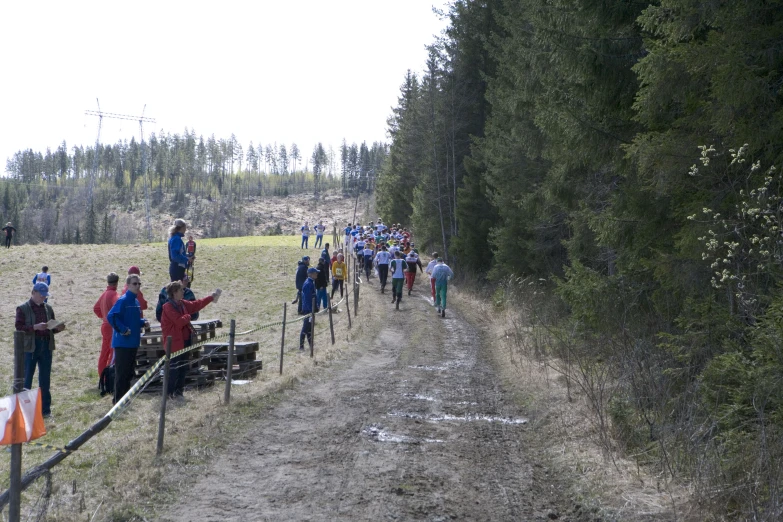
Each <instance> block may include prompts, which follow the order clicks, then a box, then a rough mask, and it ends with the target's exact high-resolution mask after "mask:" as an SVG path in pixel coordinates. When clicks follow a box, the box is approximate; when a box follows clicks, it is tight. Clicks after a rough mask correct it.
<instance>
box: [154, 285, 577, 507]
mask: <svg viewBox="0 0 783 522" xmlns="http://www.w3.org/2000/svg"><path fill="white" fill-rule="evenodd" d="M427 289H428V288H427V287H426V286H425V285H423V284H422V285H420V286H418V285H417V290H416V291H414V295H413V296H411V297H408V296H407V295H406V296H405V297H404V299H403V303H402V307H401V308H402V309H401V310H400V311H395V310H394V306H393V305H392V304H391V303H390V301H391V296H390V295H389V294H388V293H387V294H384V295H381V294H380V293H379V292H378V283H377V281H376V280H371V281H370V283H369V284H368V285H365V286H364V287H363V289H362V290H363V292H362V301H363V302H364V303H365V305H364V309H363V310H362V311H361V312H360V317H359V319H360V321H359V323H360V327H362V328H370V329H375V330H377V334H376V335H374V336H370V338H371V339H372V340H371V341H370V342H368V344H367V346H366V348H363V349H361V350H359V351H353V352H350V353H346V354H344V355H343V356H341V358H340V359H338V360H336V361H333V362H332V363H331V364H330V366H329V367H328V368H324V369H319V370H318V371H317V372H316V373H315V376H314V377H312V378H311V379H309V380H306V381H303V382H301V383H299V384H297V385H296V386H295V387H294V388H293V389H291V390H289V391H287V392H285V394H284V397H283V399H282V400H281V401H280V402H279V403H277V404H276V405H275V406H273V407H270V408H269V409H268V410H266V411H265V412H264V414H263V415H262V417H261V418H257V419H248V430H247V434H246V436H245V438H244V440H242V441H241V442H237V443H235V444H233V445H232V446H231V447H230V448H229V450H228V451H227V452H226V453H225V455H223V456H221V457H220V458H218V459H216V460H215V462H214V464H213V465H212V466H211V467H210V468H209V470H208V473H207V474H206V475H205V476H204V477H202V478H201V479H199V480H198V481H197V482H196V483H195V484H194V485H193V486H192V487H191V488H189V489H188V491H187V492H185V493H184V495H183V497H182V498H181V499H180V501H179V502H178V503H177V504H176V505H174V506H171V507H170V508H169V510H168V512H167V513H165V514H163V515H162V516H161V519H163V520H169V521H191V520H203V521H226V520H231V521H244V520H247V521H250V520H253V521H255V520H275V521H277V520H431V521H438V520H452V519H456V520H523V521H524V520H554V519H558V520H576V519H577V518H580V517H575V516H573V515H571V514H569V509H570V506H568V505H563V504H567V502H564V501H563V500H562V497H561V494H560V493H559V492H558V486H557V484H553V482H552V481H551V480H550V478H549V477H548V476H547V471H546V468H545V467H544V466H542V465H541V464H540V463H539V461H538V456H537V455H536V454H535V453H536V452H535V450H530V449H529V446H528V445H527V444H526V442H525V441H526V439H529V438H530V437H531V433H530V427H529V425H528V424H527V420H526V419H525V412H524V411H521V410H520V408H519V407H518V406H516V405H515V404H514V403H512V401H511V400H510V398H509V397H507V396H506V395H505V394H504V391H503V389H502V388H501V386H500V385H499V379H498V377H497V376H496V372H495V371H494V369H493V367H492V364H491V363H490V357H489V355H488V354H487V348H486V347H483V345H482V341H481V338H480V335H479V334H478V332H477V330H476V329H474V328H473V327H471V326H470V325H469V324H467V323H466V322H465V321H464V320H462V318H461V316H460V314H459V312H458V311H455V310H449V311H448V317H447V318H445V319H442V318H440V317H438V316H437V315H436V313H435V310H434V308H433V307H432V306H431V304H430V303H429V300H428V297H429V296H428V295H427V296H425V295H422V294H425V293H426V290H427ZM417 294H418V295H417ZM368 300H369V302H370V303H371V306H368V304H367V303H368ZM354 326H355V327H356V323H354ZM580 519H581V518H580Z"/></svg>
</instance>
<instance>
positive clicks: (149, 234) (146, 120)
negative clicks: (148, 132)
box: [84, 98, 155, 241]
mask: <svg viewBox="0 0 783 522" xmlns="http://www.w3.org/2000/svg"><path fill="white" fill-rule="evenodd" d="M95 101H96V102H97V104H98V111H97V112H96V111H89V110H88V111H84V114H86V115H88V116H97V117H98V137H97V138H96V139H95V153H94V154H93V161H92V174H91V175H90V184H89V190H88V201H87V206H88V207H89V206H91V205H92V191H93V183H94V182H95V178H96V177H97V175H98V148H99V147H100V143H101V124H102V123H103V118H111V119H115V120H130V121H138V122H139V135H140V138H141V144H140V146H141V172H142V175H143V176H144V204H145V207H146V210H147V241H152V225H151V223H150V193H149V187H148V175H147V161H146V160H147V154H146V147H145V146H144V124H145V123H155V119H154V118H147V117H145V116H144V112H145V111H146V110H147V105H146V104H144V109H142V111H141V116H131V115H129V114H117V113H114V112H103V111H102V110H101V103H100V102H99V101H98V98H95Z"/></svg>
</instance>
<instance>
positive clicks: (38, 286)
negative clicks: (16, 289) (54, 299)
mask: <svg viewBox="0 0 783 522" xmlns="http://www.w3.org/2000/svg"><path fill="white" fill-rule="evenodd" d="M33 292H38V293H39V294H41V295H42V296H44V297H48V296H49V285H47V284H46V283H35V284H34V285H33Z"/></svg>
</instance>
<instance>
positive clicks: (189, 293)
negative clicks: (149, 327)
mask: <svg viewBox="0 0 783 522" xmlns="http://www.w3.org/2000/svg"><path fill="white" fill-rule="evenodd" d="M189 282H190V278H188V274H185V275H184V276H182V289H183V290H185V296H184V297H183V299H184V300H185V301H195V300H196V294H194V293H193V290H191V289H190V284H189ZM168 286H169V285H167V284H166V285H163V288H161V289H160V294H158V306H156V307H155V318H157V320H158V322H160V318H161V315H162V314H163V305H164V304H166V303H167V302H168V301H169V294H168V293H167V292H166V288H167V287H168ZM190 320H191V321H198V312H194V313H192V314H190Z"/></svg>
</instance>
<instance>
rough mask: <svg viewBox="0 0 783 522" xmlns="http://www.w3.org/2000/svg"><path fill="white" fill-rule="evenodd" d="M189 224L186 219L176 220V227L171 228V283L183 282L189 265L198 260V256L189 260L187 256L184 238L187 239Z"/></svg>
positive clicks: (169, 246) (169, 245)
mask: <svg viewBox="0 0 783 522" xmlns="http://www.w3.org/2000/svg"><path fill="white" fill-rule="evenodd" d="M187 229H188V224H187V223H186V222H185V220H184V219H179V218H178V219H175V220H174V225H172V226H171V227H170V228H169V244H168V250H169V277H170V278H171V281H182V275H183V274H184V273H185V271H186V270H187V267H188V263H192V262H193V261H195V260H196V255H195V254H194V255H193V257H191V258H188V256H187V255H185V243H184V242H183V241H182V238H183V237H185V231H186V230H187Z"/></svg>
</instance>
